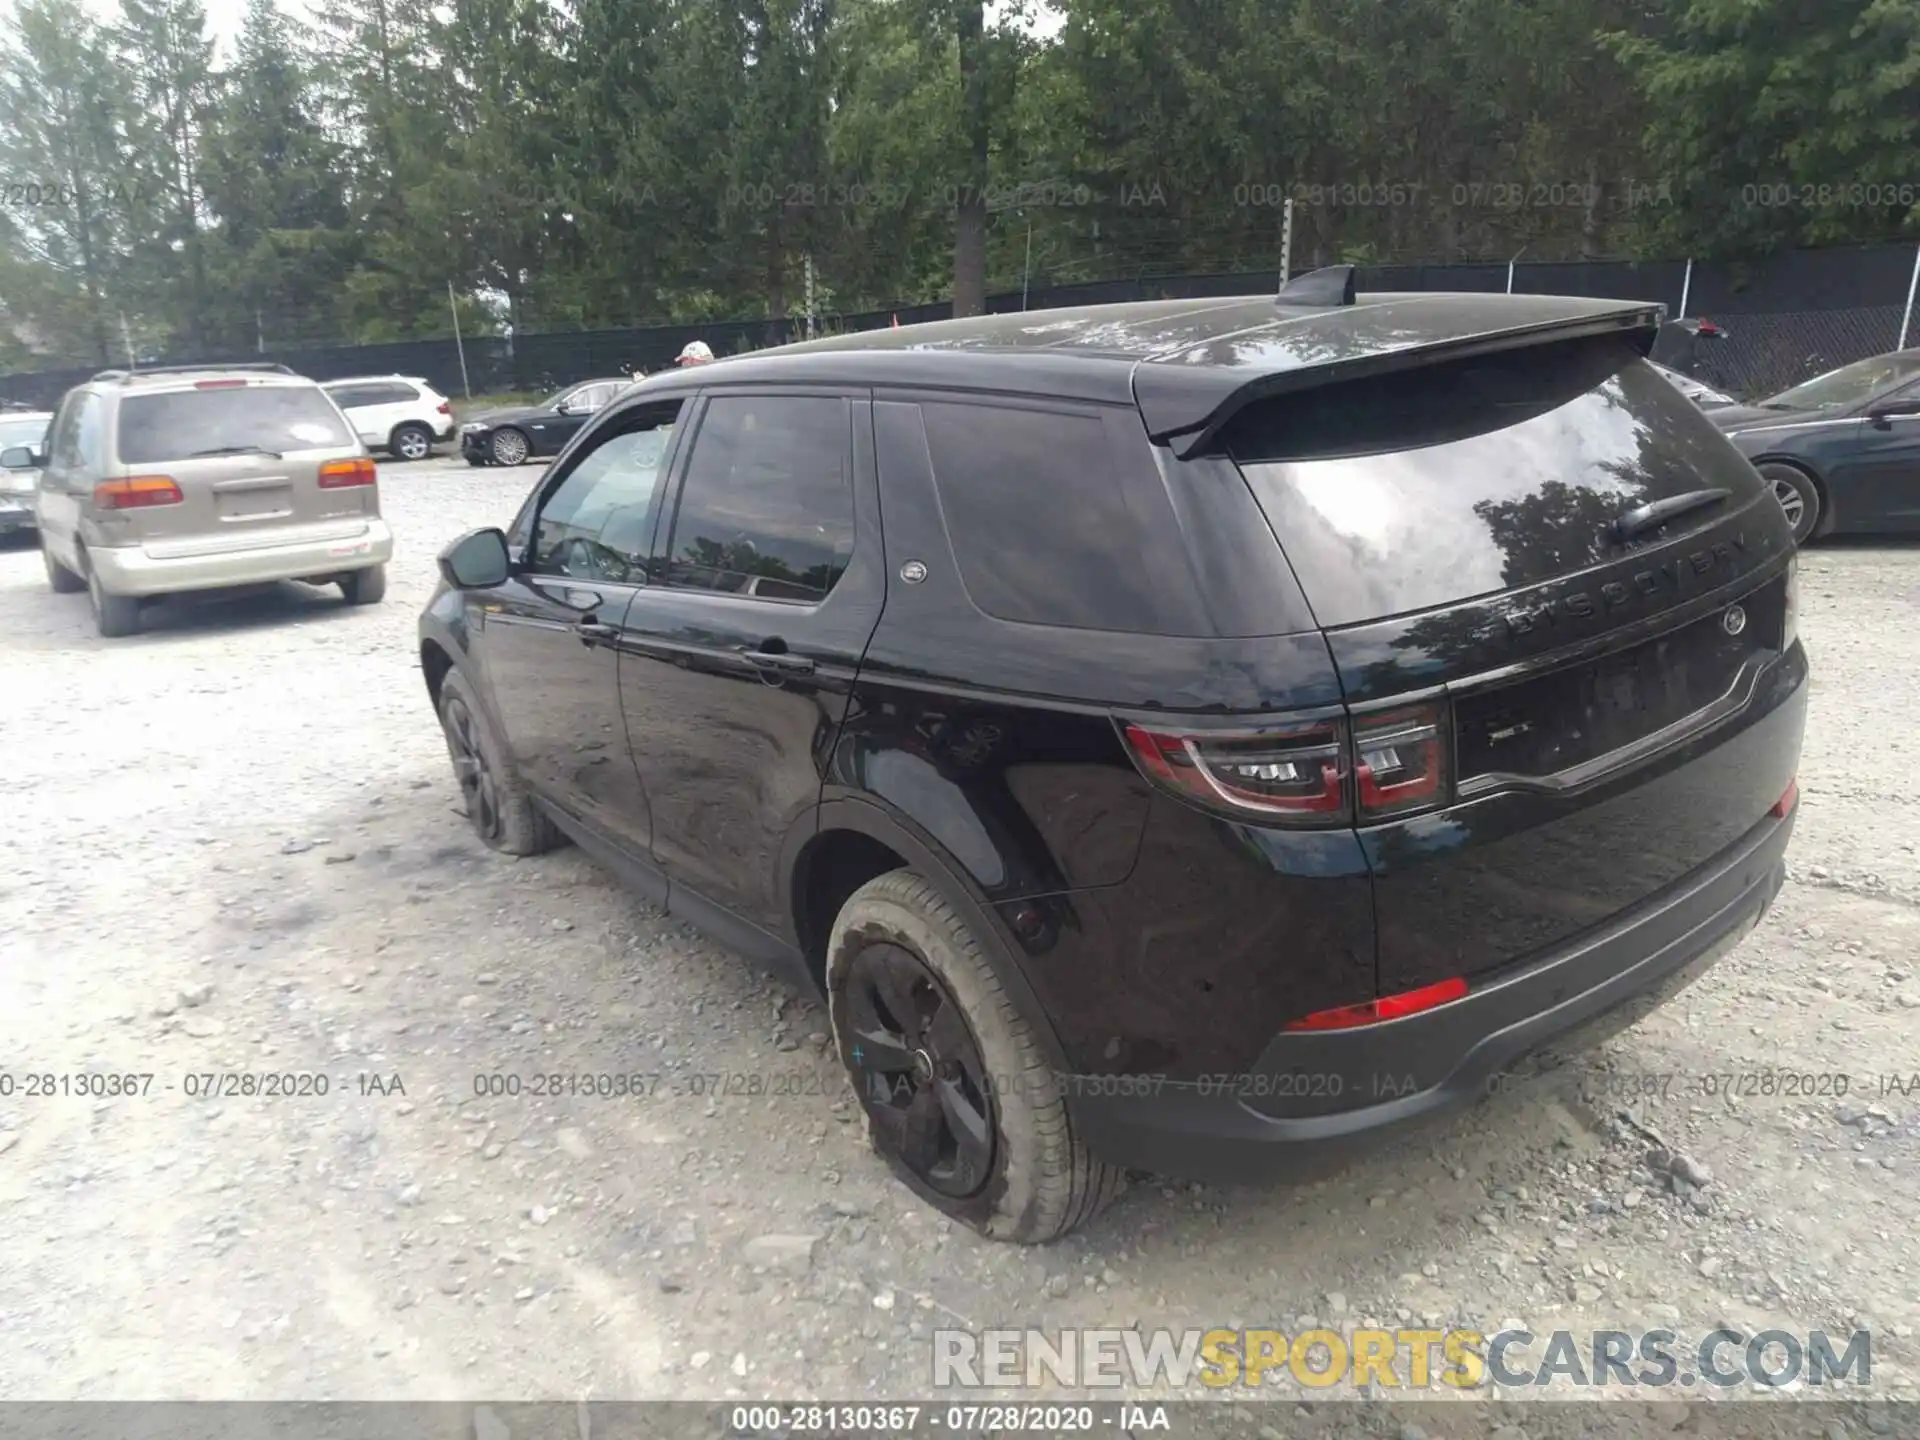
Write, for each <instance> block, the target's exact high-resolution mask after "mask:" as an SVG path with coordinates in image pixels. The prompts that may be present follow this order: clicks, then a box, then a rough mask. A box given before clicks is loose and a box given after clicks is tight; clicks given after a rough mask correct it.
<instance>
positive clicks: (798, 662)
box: [740, 648, 813, 675]
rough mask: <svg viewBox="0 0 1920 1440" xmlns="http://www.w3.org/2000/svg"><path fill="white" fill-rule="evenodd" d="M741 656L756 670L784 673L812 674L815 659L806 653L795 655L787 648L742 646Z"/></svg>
mask: <svg viewBox="0 0 1920 1440" xmlns="http://www.w3.org/2000/svg"><path fill="white" fill-rule="evenodd" d="M740 658H741V659H743V660H745V661H746V662H747V663H748V664H749V665H751V666H753V668H754V669H756V670H773V671H777V672H778V673H779V674H782V675H811V674H812V673H813V661H811V660H809V659H808V658H807V657H806V656H805V655H793V654H790V653H788V652H787V651H785V650H748V649H745V648H742V649H741V651H740Z"/></svg>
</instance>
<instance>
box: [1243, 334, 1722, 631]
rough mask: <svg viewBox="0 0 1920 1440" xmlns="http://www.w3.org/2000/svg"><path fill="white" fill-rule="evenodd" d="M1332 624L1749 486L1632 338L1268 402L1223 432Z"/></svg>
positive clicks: (1427, 596) (1485, 591)
mask: <svg viewBox="0 0 1920 1440" xmlns="http://www.w3.org/2000/svg"><path fill="white" fill-rule="evenodd" d="M1224 439H1225V443H1226V445H1227V448H1228V450H1229V452H1230V453H1231V454H1232V455H1233V457H1234V459H1235V460H1236V461H1237V462H1238V463H1239V466H1240V469H1241V471H1242V473H1243V474H1244V475H1245V476H1246V478H1247V483H1248V484H1249V485H1250V486H1251V487H1252V489H1253V493H1254V497H1255V498H1256V499H1257V500H1258V501H1259V503H1260V508H1261V509H1262V510H1263V511H1265V513H1266V516H1267V520H1268V522H1269V523H1270V524H1271V525H1272V526H1273V530H1274V533H1275V534H1276V535H1277V536H1278V537H1279V538H1280V543H1281V545H1282V547H1283V548H1284V549H1285V551H1286V554H1287V558H1288V559H1289V560H1290V561H1291V562H1292V564H1293V568H1294V571H1295V573H1296V574H1297V575H1298V577H1299V580H1300V584H1301V587H1302V588H1303V589H1304V590H1305V591H1306V594H1307V599H1308V602H1309V603H1310V604H1311V605H1312V607H1313V610H1314V615H1315V617H1316V619H1317V620H1318V621H1319V623H1320V624H1321V625H1323V626H1327V627H1334V626H1341V625H1351V624H1357V623H1360V622H1363V621H1370V620H1380V619H1386V618H1388V617H1390V616H1395V615H1402V614H1406V613H1409V612H1414V611H1420V610H1427V609H1432V608H1435V607H1439V606H1445V605H1451V604H1456V603H1461V602H1465V601H1468V600H1472V599H1476V598H1479V597H1481V596H1485V595H1491V594H1496V593H1498V592H1500V591H1503V590H1512V589H1516V588H1519V587H1521V586H1526V585H1531V584H1534V583H1537V582H1539V581H1542V580H1549V579H1553V578H1555V577H1558V576H1562V575H1567V574H1573V573H1577V572H1579V571H1581V570H1585V569H1588V568H1590V567H1592V566H1594V565H1598V564H1602V563H1605V562H1606V561H1608V560H1609V559H1612V558H1617V557H1618V547H1617V546H1616V545H1615V544H1614V543H1613V542H1612V540H1611V538H1610V536H1609V534H1608V529H1609V527H1610V525H1611V524H1612V522H1613V521H1614V520H1615V519H1616V518H1617V517H1619V516H1620V515H1621V514H1622V513H1623V512H1625V511H1627V510H1630V509H1632V508H1634V507H1635V506H1638V505H1641V504H1644V503H1645V502H1647V501H1649V500H1657V499H1661V498H1664V497H1667V496H1672V495H1680V494H1685V493H1688V492H1690V491H1695V490H1701V489H1705V488H1724V489H1726V490H1728V491H1729V492H1731V494H1730V498H1729V500H1728V502H1727V503H1726V504H1725V505H1724V506H1719V507H1707V508H1704V509H1702V510H1699V511H1696V512H1692V513H1690V514H1689V515H1688V516H1687V517H1686V518H1685V519H1684V520H1683V521H1677V522H1675V526H1676V527H1677V529H1676V532H1674V533H1685V532H1686V531H1687V530H1688V529H1696V528H1700V529H1703V528H1706V527H1708V526H1711V525H1713V524H1715V523H1716V522H1717V521H1718V520H1720V519H1722V518H1724V517H1725V515H1726V514H1727V513H1728V512H1729V511H1730V510H1731V509H1733V508H1736V507H1738V506H1739V505H1741V504H1743V503H1745V502H1746V501H1747V500H1748V499H1749V498H1751V495H1752V493H1753V490H1754V486H1755V484H1756V481H1755V480H1754V478H1753V477H1752V475H1751V472H1750V471H1749V470H1748V469H1747V467H1746V466H1745V464H1744V462H1742V461H1740V460H1739V459H1738V457H1736V456H1734V455H1733V454H1732V453H1731V452H1730V450H1729V447H1728V446H1727V444H1726V442H1725V441H1724V439H1722V437H1721V436H1720V434H1719V432H1718V431H1717V430H1715V429H1714V427H1713V424H1712V422H1711V421H1710V420H1708V419H1707V417H1706V415H1705V414H1704V413H1702V411H1701V410H1700V409H1699V407H1698V406H1696V405H1695V404H1694V403H1693V402H1692V401H1690V400H1688V399H1687V398H1686V397H1685V396H1684V395H1682V394H1681V393H1680V392H1679V391H1678V390H1676V389H1675V388H1674V387H1673V386H1672V385H1671V384H1669V383H1668V382H1667V381H1665V380H1664V379H1662V378H1661V377H1660V375H1659V374H1658V373H1657V372H1656V371H1655V370H1654V369H1653V368H1652V367H1651V366H1650V365H1648V364H1647V363H1645V362H1644V361H1643V360H1641V359H1640V358H1639V357H1638V356H1637V354H1635V353H1634V352H1633V351H1632V350H1631V349H1629V348H1628V347H1627V346H1625V345H1624V344H1619V343H1614V342H1605V343H1595V342H1591V341H1584V342H1570V343H1562V344H1558V345H1549V346H1536V347H1530V348H1527V349H1523V350H1518V351H1513V352H1509V353H1507V354H1505V355H1496V356H1491V357H1486V358H1484V359H1481V360H1476V361H1469V362H1464V363H1461V364H1456V365H1449V366H1435V367H1432V368H1431V369H1429V370H1411V371H1403V372H1400V373H1398V374H1389V375H1383V376H1379V377H1376V378H1374V379H1371V380H1362V381H1354V382H1350V383H1347V384H1344V385H1337V386H1330V387H1326V388H1323V389H1316V390H1309V391H1306V392H1303V393H1302V394H1300V395H1298V396H1295V397H1287V398H1284V399H1280V400H1275V401H1270V402H1267V403H1266V404H1265V405H1262V406H1257V407H1255V408H1253V409H1252V410H1250V411H1248V412H1247V413H1246V414H1245V415H1243V416H1242V417H1240V418H1239V419H1237V420H1236V421H1235V422H1234V423H1233V425H1231V426H1230V427H1229V428H1228V430H1227V432H1226V435H1225V436H1224Z"/></svg>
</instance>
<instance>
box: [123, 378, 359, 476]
mask: <svg viewBox="0 0 1920 1440" xmlns="http://www.w3.org/2000/svg"><path fill="white" fill-rule="evenodd" d="M355 443H356V441H355V440H354V437H353V436H352V434H350V433H349V432H348V430H347V428H346V426H345V425H343V424H341V422H340V413H339V411H337V410H335V409H334V408H333V406H331V405H329V404H328V403H327V401H326V397H325V396H323V395H322V394H321V393H320V390H319V387H318V386H305V385H245V386H235V387H233V388H232V389H223V390H174V391H169V392H167V393H166V394H162V395H129V396H128V397H127V398H126V399H124V400H122V401H121V402H120V435H119V448H120V460H121V463H122V464H126V465H151V464H154V463H156V462H159V461H164V460H190V459H194V458H197V457H201V456H207V455H211V454H215V453H222V452H224V453H229V454H231V453H235V452H237V451H239V450H242V449H249V448H251V449H260V450H270V451H273V452H274V453H276V454H286V453H287V452H289V451H294V450H318V449H337V448H340V447H342V446H349V445H353V444H355Z"/></svg>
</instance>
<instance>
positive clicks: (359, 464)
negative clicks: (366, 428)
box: [320, 455, 380, 490]
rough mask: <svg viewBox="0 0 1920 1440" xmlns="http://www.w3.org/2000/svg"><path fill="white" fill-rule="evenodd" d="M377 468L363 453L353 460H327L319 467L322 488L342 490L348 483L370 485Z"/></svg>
mask: <svg viewBox="0 0 1920 1440" xmlns="http://www.w3.org/2000/svg"><path fill="white" fill-rule="evenodd" d="M379 474H380V472H379V470H378V468H376V467H375V465H374V463H373V461H372V460H370V459H368V458H367V457H366V456H365V455H362V456H360V457H359V458H358V459H355V460H329V461H327V463H326V464H324V465H322V466H321V467H320V488H321V489H322V490H344V489H345V488H346V487H348V486H349V485H371V484H373V482H374V481H375V480H376V479H377V478H379Z"/></svg>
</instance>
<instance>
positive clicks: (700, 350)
mask: <svg viewBox="0 0 1920 1440" xmlns="http://www.w3.org/2000/svg"><path fill="white" fill-rule="evenodd" d="M711 359H713V351H711V350H709V349H708V348H707V342H706V341H704V340H689V341H688V342H687V348H686V349H684V350H682V351H681V352H680V358H679V359H677V360H675V361H674V362H673V363H674V364H676V365H705V364H706V363H707V362H708V361H709V360H711Z"/></svg>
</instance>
